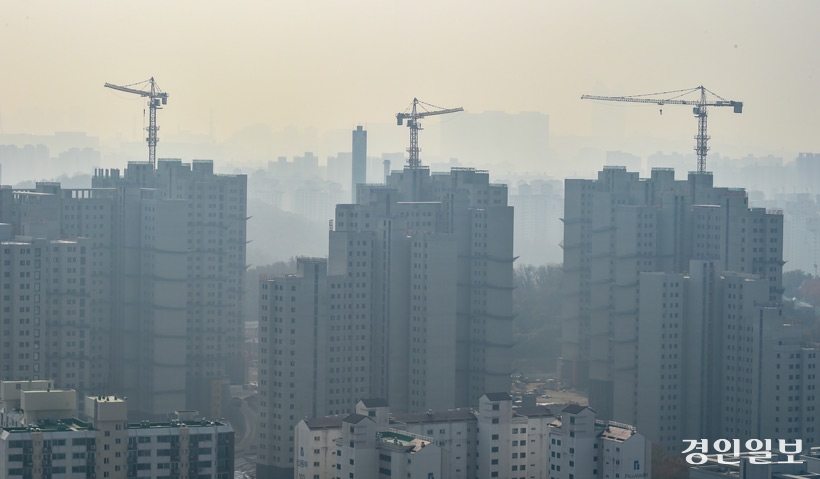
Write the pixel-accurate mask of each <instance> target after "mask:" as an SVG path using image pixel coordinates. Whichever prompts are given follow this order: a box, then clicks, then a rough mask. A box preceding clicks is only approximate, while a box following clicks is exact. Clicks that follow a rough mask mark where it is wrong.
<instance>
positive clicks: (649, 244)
mask: <svg viewBox="0 0 820 479" xmlns="http://www.w3.org/2000/svg"><path fill="white" fill-rule="evenodd" d="M565 196H566V199H565V210H564V218H563V221H564V241H563V244H562V246H563V248H564V273H565V275H566V276H565V281H564V298H565V300H564V302H563V317H564V338H563V344H562V360H561V375H562V380H563V381H564V382H565V384H567V385H574V386H577V387H584V388H586V389H588V391H589V396H590V401H591V404H590V406H591V407H592V408H593V409H595V411H596V412H597V413H598V414H599V415H600V416H601V417H603V418H605V419H614V420H616V421H620V422H624V423H629V424H635V423H636V422H637V416H638V409H639V408H638V401H637V399H636V398H637V397H638V394H637V392H638V391H637V388H638V386H637V384H638V364H639V361H638V356H639V340H638V339H639V334H640V333H639V331H640V328H639V326H640V321H639V306H640V298H641V289H640V286H639V285H640V275H641V274H642V273H646V272H664V273H687V272H688V271H689V267H690V260H710V261H713V262H714V268H715V269H716V270H717V271H718V272H719V273H720V272H723V271H736V272H739V273H743V274H754V275H757V276H759V277H760V278H761V280H763V281H764V282H765V284H766V296H765V297H764V298H760V300H763V301H767V302H777V301H778V300H779V297H780V294H781V289H780V288H781V278H782V215H780V214H778V213H773V212H767V211H766V210H763V209H755V208H752V209H750V208H749V207H748V199H747V197H746V194H745V192H744V191H743V190H737V189H730V188H717V187H714V186H713V184H712V175H711V174H710V173H690V174H689V176H688V178H687V180H685V181H678V180H675V178H674V170H670V169H658V168H656V169H653V170H652V174H651V177H650V178H646V179H641V178H639V177H638V174H637V173H632V172H627V171H626V169H625V168H623V167H605V168H604V169H603V170H602V171H600V172H599V173H598V179H597V180H567V181H566V188H565ZM667 307H669V305H668V304H667Z"/></svg>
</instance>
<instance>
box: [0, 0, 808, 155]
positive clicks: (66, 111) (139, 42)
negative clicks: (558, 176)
mask: <svg viewBox="0 0 820 479" xmlns="http://www.w3.org/2000/svg"><path fill="white" fill-rule="evenodd" d="M818 20H820V2H818V1H817V0H795V1H771V0H722V1H713V0H708V1H703V0H688V1H675V2H670V1H654V2H648V1H637V0H619V1H612V0H588V1H569V0H562V1H549V0H522V1H505V2H501V1H495V2H490V1H452V0H414V1H412V2H398V1H385V0H351V1H338V0H334V1H331V0H316V1H307V0H305V1H282V0H276V1H244V2H242V1H233V2H228V1H215V0H197V1H172V2H168V1H150V0H148V1H145V0H144V1H138V2H127V3H126V2H118V1H117V2H112V1H110V0H106V1H103V0H85V1H83V0H76V1H71V2H68V1H65V2H63V1H43V0H34V1H24V0H3V1H2V2H0V44H2V48H0V85H2V88H0V132H3V133H40V134H50V133H52V132H54V131H55V130H57V131H65V130H84V131H87V132H88V133H89V134H92V135H99V136H101V137H103V138H108V137H112V136H115V135H118V134H120V135H122V137H123V138H124V139H127V140H133V139H135V138H140V137H141V136H142V133H141V132H139V129H140V128H141V127H142V121H143V120H142V117H143V115H142V109H143V108H142V105H143V103H144V102H143V100H142V99H140V98H137V97H135V96H131V95H128V94H125V93H119V92H114V91H111V90H108V89H105V88H103V83H105V82H112V83H117V84H127V83H133V82H137V81H140V80H144V79H147V78H148V77H150V76H154V77H155V78H156V79H157V81H158V83H159V85H160V86H161V87H162V89H163V90H164V91H166V92H169V94H170V98H169V102H168V106H167V108H166V109H165V110H163V111H162V112H160V121H159V123H160V125H161V128H162V129H161V131H160V136H161V137H163V136H164V137H165V138H167V137H168V136H169V135H171V136H172V135H174V134H176V133H177V132H180V131H186V132H191V133H197V134H199V133H201V134H207V133H208V132H209V131H210V128H211V118H212V119H213V127H214V132H215V136H216V138H217V139H220V140H221V139H225V138H227V137H230V136H231V135H233V134H234V132H236V131H238V130H240V129H242V128H245V127H247V126H249V125H253V124H255V123H267V124H269V125H271V126H272V127H273V128H274V129H279V128H283V127H285V126H287V125H295V126H296V127H298V128H305V127H308V126H315V127H317V128H318V129H319V130H320V131H323V130H330V129H348V128H352V127H353V126H354V125H355V124H357V123H365V124H367V123H382V122H383V123H389V122H392V121H394V115H395V113H396V112H399V111H402V110H404V108H405V107H406V106H407V105H408V104H409V103H410V101H411V100H412V98H413V97H414V96H417V97H418V98H420V99H422V100H425V101H428V102H430V103H433V104H437V105H441V106H443V107H452V106H463V107H464V108H465V109H466V110H468V111H471V112H481V111H486V110H504V111H508V112H513V113H514V112H518V111H539V112H543V113H547V114H549V115H550V116H551V119H550V128H551V133H552V134H555V135H580V136H585V135H590V134H596V135H597V134H624V135H633V136H641V135H647V136H655V137H660V138H675V139H678V140H680V139H681V138H682V139H683V141H684V142H690V139H691V137H692V136H694V134H695V126H696V121H695V120H694V119H693V117H692V114H691V109H689V108H687V107H673V106H668V107H666V108H665V109H664V114H663V116H660V115H659V114H658V111H657V110H658V109H657V107H654V106H652V105H648V106H640V105H637V106H636V105H627V104H600V103H595V102H587V101H581V100H580V99H579V97H580V96H581V94H583V93H593V94H614V95H620V94H637V93H650V92H654V91H664V90H674V89H681V88H689V87H695V86H697V85H700V84H703V85H705V86H706V87H707V88H709V89H711V90H712V91H715V92H717V93H719V94H720V95H722V96H723V97H725V98H727V99H732V100H740V101H743V102H744V103H745V108H744V113H743V114H742V115H734V114H733V113H732V112H731V111H730V109H729V108H725V109H716V110H713V111H712V115H711V116H710V120H711V121H710V127H711V128H710V134H711V135H712V137H713V140H712V145H713V150H714V148H716V146H715V145H718V146H719V145H720V144H721V142H726V143H727V144H728V143H731V144H734V145H743V146H744V147H745V146H748V152H749V153H767V152H779V151H820V135H819V134H818V131H820V113H819V112H820V92H818V84H820V56H818V54H817V51H818V49H819V48H820V29H818V28H817V22H818ZM721 110H725V111H721ZM611 121H614V122H615V123H616V124H615V125H612V126H613V129H611V130H609V126H610V123H611ZM691 143H692V144H694V141H693V140H691ZM403 147H404V145H400V146H398V147H397V148H396V150H397V151H398V150H401V149H402V148H403Z"/></svg>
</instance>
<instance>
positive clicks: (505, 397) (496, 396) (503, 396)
mask: <svg viewBox="0 0 820 479" xmlns="http://www.w3.org/2000/svg"><path fill="white" fill-rule="evenodd" d="M484 395H485V396H487V399H489V400H490V401H511V400H512V398H510V395H509V394H507V393H486V394H484Z"/></svg>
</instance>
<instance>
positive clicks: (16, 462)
mask: <svg viewBox="0 0 820 479" xmlns="http://www.w3.org/2000/svg"><path fill="white" fill-rule="evenodd" d="M24 385H27V382H25V383H24ZM11 386H15V384H12V385H11ZM12 389H14V388H13V387H12ZM4 392H6V391H5V389H4ZM18 395H19V397H20V405H21V407H22V408H24V409H23V410H22V411H21V410H17V411H12V413H13V414H17V415H20V416H22V419H21V421H22V424H20V425H19V426H18V427H11V426H3V427H1V428H0V474H2V476H3V477H8V478H17V477H19V478H26V477H32V478H39V477H51V478H54V479H57V478H66V479H70V478H76V477H101V478H120V477H121V478H125V477H128V478H131V477H133V478H156V477H174V476H176V477H192V476H193V477H208V478H213V479H230V478H232V477H233V472H234V462H233V461H234V457H233V456H234V432H233V429H232V428H231V426H230V425H228V424H227V423H222V422H213V421H204V420H195V419H193V418H191V417H185V416H184V415H179V416H178V418H177V420H175V421H172V422H166V423H152V422H147V421H143V422H140V423H133V424H129V423H128V421H127V412H128V407H127V403H126V400H125V399H124V398H122V397H117V396H95V397H87V398H85V402H84V408H83V412H84V414H83V418H84V419H79V418H77V417H76V416H75V415H74V414H75V412H76V411H75V407H74V406H76V402H75V398H76V394H75V392H74V391H73V390H41V389H27V388H24V389H23V390H21V391H20V392H19V394H18ZM69 403H70V404H69ZM192 415H195V414H192ZM4 420H5V418H4Z"/></svg>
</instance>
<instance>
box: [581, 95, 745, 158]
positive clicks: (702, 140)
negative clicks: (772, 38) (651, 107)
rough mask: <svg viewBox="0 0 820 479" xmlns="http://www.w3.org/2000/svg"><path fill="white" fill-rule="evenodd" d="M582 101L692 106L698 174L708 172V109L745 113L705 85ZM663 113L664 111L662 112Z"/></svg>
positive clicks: (739, 105)
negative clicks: (688, 97)
mask: <svg viewBox="0 0 820 479" xmlns="http://www.w3.org/2000/svg"><path fill="white" fill-rule="evenodd" d="M696 91H697V92H699V93H700V98H699V99H697V100H682V99H681V98H680V97H682V96H685V95H687V94H690V93H694V92H696ZM707 92H708V93H709V94H711V95H712V96H714V97H716V98H717V100H713V101H708V99H707V97H706V93H707ZM670 94H676V95H675V96H673V97H669V98H651V97H658V96H662V95H670ZM581 99H582V100H603V101H621V102H631V103H655V104H657V105H659V106H661V107H662V106H663V105H692V106H694V108H692V113H693V114H694V115H695V116H696V117H697V119H698V134H697V135H695V153H697V155H698V173H703V172H705V171H706V153H707V152H708V151H709V147H708V146H707V142H708V141H709V139H710V138H711V137H710V136H709V135H707V134H706V124H707V117H708V113H707V107H710V106H731V107H732V108H734V112H735V113H743V102H741V101H733V100H726V99H725V98H723V97H721V96H720V95H717V94H715V93H714V92H711V91H709V90H707V89H706V88H704V87H703V85H701V86H699V87H697V88H692V89H689V90H674V91H665V92H660V93H649V94H646V95H632V96H600V95H582V96H581ZM661 113H663V110H661Z"/></svg>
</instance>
